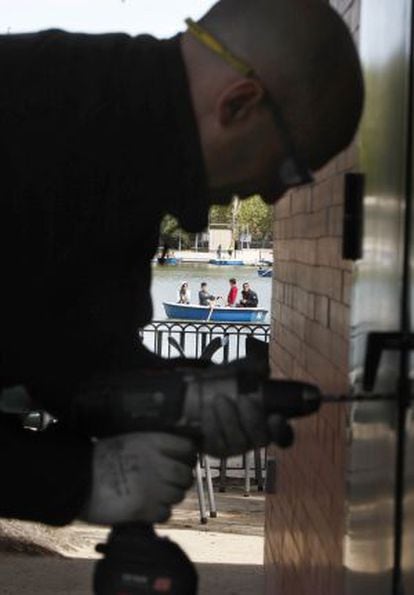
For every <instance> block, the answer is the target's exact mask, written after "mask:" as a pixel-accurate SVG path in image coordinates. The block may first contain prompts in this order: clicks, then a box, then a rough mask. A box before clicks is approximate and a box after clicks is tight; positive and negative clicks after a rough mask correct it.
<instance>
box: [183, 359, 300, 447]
mask: <svg viewBox="0 0 414 595" xmlns="http://www.w3.org/2000/svg"><path fill="white" fill-rule="evenodd" d="M208 374H209V375H208V376H207V375H205V374H203V373H200V374H197V375H194V376H193V377H192V378H191V377H189V378H187V382H188V389H187V393H186V398H185V415H184V419H185V421H184V425H187V426H188V427H191V426H193V427H197V428H198V430H199V432H200V433H201V436H202V442H201V450H202V451H203V452H205V453H206V454H209V455H211V456H214V457H219V458H222V457H229V456H233V455H237V454H242V453H245V452H247V451H249V450H252V449H254V448H258V447H262V446H266V445H267V444H269V443H270V442H274V443H276V444H277V445H278V446H281V447H288V446H290V445H291V444H292V442H293V430H292V428H291V426H290V425H289V424H288V423H287V421H286V419H285V418H283V417H281V416H280V415H277V414H272V415H267V414H266V412H265V410H264V406H263V395H262V388H261V385H258V386H257V388H256V390H254V391H252V392H240V387H239V386H238V382H237V379H236V377H235V376H234V375H232V374H226V373H222V372H220V371H219V372H217V373H216V375H214V373H211V371H209V372H208Z"/></svg>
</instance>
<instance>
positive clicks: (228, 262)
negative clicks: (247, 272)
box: [208, 258, 244, 267]
mask: <svg viewBox="0 0 414 595" xmlns="http://www.w3.org/2000/svg"><path fill="white" fill-rule="evenodd" d="M208 262H209V264H216V265H218V266H231V267H235V266H242V265H244V261H243V260H236V259H235V258H210V260H209V261H208Z"/></svg>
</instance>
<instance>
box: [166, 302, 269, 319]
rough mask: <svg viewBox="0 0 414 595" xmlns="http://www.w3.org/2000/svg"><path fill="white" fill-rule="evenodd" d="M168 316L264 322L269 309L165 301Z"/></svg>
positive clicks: (174, 317)
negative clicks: (211, 306)
mask: <svg viewBox="0 0 414 595" xmlns="http://www.w3.org/2000/svg"><path fill="white" fill-rule="evenodd" d="M162 305H163V306H164V310H165V313H166V315H167V318H173V319H175V320H201V321H206V322H210V321H211V322H263V321H264V319H265V318H266V314H267V310H265V309H264V308H226V307H224V306H221V307H219V306H214V307H213V308H210V307H209V306H197V305H195V304H176V303H175V302H163V303H162Z"/></svg>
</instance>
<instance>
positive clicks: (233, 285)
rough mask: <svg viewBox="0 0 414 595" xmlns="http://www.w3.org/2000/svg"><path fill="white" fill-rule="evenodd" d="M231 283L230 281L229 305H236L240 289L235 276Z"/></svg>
mask: <svg viewBox="0 0 414 595" xmlns="http://www.w3.org/2000/svg"><path fill="white" fill-rule="evenodd" d="M229 283H230V291H229V293H228V296H227V305H228V306H232V307H234V306H235V305H236V300H237V293H238V291H239V289H238V287H237V281H236V279H234V278H233V277H232V278H231V279H229Z"/></svg>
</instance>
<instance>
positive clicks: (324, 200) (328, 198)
mask: <svg viewBox="0 0 414 595" xmlns="http://www.w3.org/2000/svg"><path fill="white" fill-rule="evenodd" d="M332 195H333V186H332V178H328V179H326V180H324V181H322V182H320V183H319V184H316V185H315V186H314V187H313V188H312V210H313V211H319V209H326V208H327V207H329V206H330V205H331V204H332Z"/></svg>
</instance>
